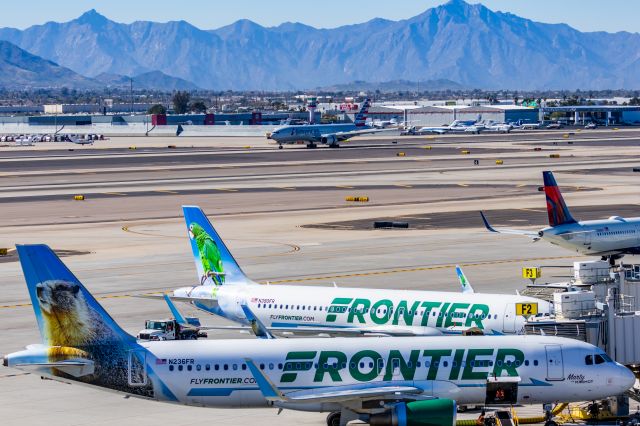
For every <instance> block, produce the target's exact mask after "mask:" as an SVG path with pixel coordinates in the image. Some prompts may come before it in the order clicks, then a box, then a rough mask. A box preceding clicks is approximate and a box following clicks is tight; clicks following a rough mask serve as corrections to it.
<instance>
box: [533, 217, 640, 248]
mask: <svg viewBox="0 0 640 426" xmlns="http://www.w3.org/2000/svg"><path fill="white" fill-rule="evenodd" d="M541 234H542V238H543V239H545V240H547V241H549V242H550V243H552V244H556V245H558V246H560V247H563V248H566V249H569V250H572V251H575V252H578V253H581V254H588V255H601V256H606V255H615V254H639V253H640V218H638V217H633V218H625V219H623V218H610V219H607V220H588V221H582V222H577V223H571V224H566V225H558V226H554V227H548V228H544V229H543V230H542V231H541Z"/></svg>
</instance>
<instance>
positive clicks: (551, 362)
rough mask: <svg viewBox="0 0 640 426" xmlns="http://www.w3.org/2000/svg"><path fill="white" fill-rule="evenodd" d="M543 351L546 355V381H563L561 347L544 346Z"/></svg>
mask: <svg viewBox="0 0 640 426" xmlns="http://www.w3.org/2000/svg"><path fill="white" fill-rule="evenodd" d="M544 349H545V352H546V355H547V380H564V363H563V361H562V346H560V345H545V347H544Z"/></svg>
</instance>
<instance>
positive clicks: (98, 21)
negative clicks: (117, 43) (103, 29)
mask: <svg viewBox="0 0 640 426" xmlns="http://www.w3.org/2000/svg"><path fill="white" fill-rule="evenodd" d="M74 21H75V22H77V23H79V24H89V25H102V24H104V23H107V22H111V21H109V19H108V18H107V17H106V16H104V15H101V14H100V13H98V11H97V10H95V9H90V10H87V11H86V12H85V13H83V14H82V15H80V16H79V17H77V18H76V19H75V20H74Z"/></svg>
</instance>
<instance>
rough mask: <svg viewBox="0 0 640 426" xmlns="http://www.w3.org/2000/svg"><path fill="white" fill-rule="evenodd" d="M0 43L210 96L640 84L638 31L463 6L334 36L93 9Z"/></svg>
mask: <svg viewBox="0 0 640 426" xmlns="http://www.w3.org/2000/svg"><path fill="white" fill-rule="evenodd" d="M0 40H6V41H9V42H11V43H13V44H15V45H17V46H19V47H20V48H21V49H24V50H26V51H28V52H30V53H31V54H33V55H37V56H40V57H41V58H44V59H45V60H48V61H52V62H55V63H56V64H59V65H61V66H62V67H66V68H68V69H70V70H73V71H74V72H76V73H78V74H80V75H81V76H85V77H88V78H91V79H92V80H93V81H98V80H101V78H102V77H104V76H105V75H109V74H111V75H114V74H115V75H120V76H127V75H141V74H143V75H144V74H146V73H157V72H161V73H163V74H164V75H165V76H166V78H170V77H174V78H177V79H180V80H175V81H174V82H175V83H176V84H178V82H180V84H187V85H193V86H198V87H201V88H205V89H217V90H223V89H234V90H246V89H256V90H295V89H305V88H316V87H327V86H333V85H342V84H347V83H350V82H354V81H366V82H369V83H379V82H389V81H397V80H406V81H428V80H442V79H446V80H451V81H453V82H455V83H457V84H459V85H462V86H464V87H473V88H481V89H499V88H506V89H575V88H580V89H604V88H638V87H640V34H638V33H628V32H618V33H606V32H580V31H578V30H576V29H574V28H572V27H570V26H568V25H565V24H545V23H539V22H534V21H531V20H529V19H524V18H521V17H518V16H516V15H513V14H510V13H502V12H495V11H492V10H490V9H488V8H486V7H485V6H483V5H480V4H474V5H472V4H468V3H466V2H464V1H463V0H451V1H449V2H448V3H446V4H443V5H441V6H438V7H434V8H431V9H428V10H426V11H425V12H424V13H421V14H419V15H417V16H415V17H413V18H410V19H405V20H400V21H390V20H385V19H379V18H377V19H373V20H371V21H368V22H365V23H361V24H354V25H348V26H342V27H338V28H333V29H319V28H314V27H310V26H307V25H304V24H300V23H290V22H287V23H283V24H281V25H279V26H276V27H263V26H261V25H258V24H256V23H254V22H252V21H249V20H240V21H237V22H235V23H233V24H231V25H228V26H225V27H222V28H218V29H214V30H203V29H199V28H196V27H195V26H193V25H191V24H189V23H188V22H185V21H172V22H167V23H157V22H150V21H136V22H133V23H131V24H123V23H117V22H113V21H111V20H109V19H107V18H106V17H104V16H102V15H101V14H99V13H98V12H96V11H95V10H90V11H88V12H86V13H84V14H83V15H82V16H80V17H79V18H77V19H74V20H72V21H69V22H64V23H57V22H47V23H45V24H43V25H35V26H32V27H29V28H26V29H24V30H19V29H14V28H1V29H0ZM0 67H4V63H2V64H0ZM155 75H156V78H157V81H158V82H160V83H159V84H161V87H165V86H164V85H162V83H161V81H162V79H160V78H158V77H159V74H155ZM99 76H102V77H99Z"/></svg>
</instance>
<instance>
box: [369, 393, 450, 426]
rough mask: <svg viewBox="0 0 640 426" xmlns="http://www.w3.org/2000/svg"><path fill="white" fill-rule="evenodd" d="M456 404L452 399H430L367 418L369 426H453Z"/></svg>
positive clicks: (405, 404) (404, 404)
mask: <svg viewBox="0 0 640 426" xmlns="http://www.w3.org/2000/svg"><path fill="white" fill-rule="evenodd" d="M456 415H457V409H456V402H455V401H454V400H452V399H430V400H425V401H413V402H401V403H398V404H395V405H394V406H393V407H392V408H391V409H390V410H389V411H387V412H385V413H382V414H374V415H372V416H371V417H369V424H370V425H371V426H455V424H456Z"/></svg>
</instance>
